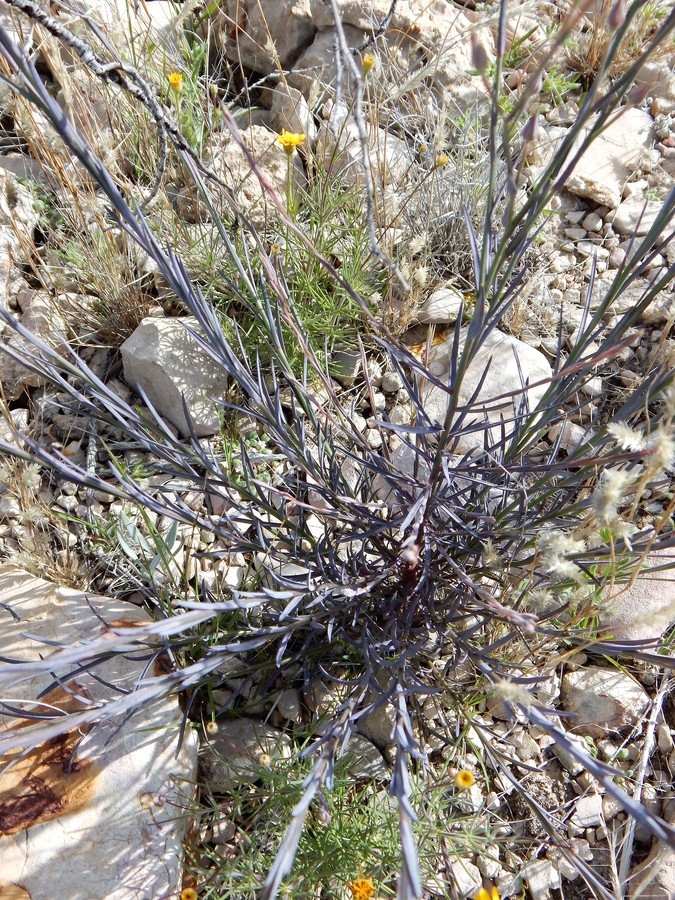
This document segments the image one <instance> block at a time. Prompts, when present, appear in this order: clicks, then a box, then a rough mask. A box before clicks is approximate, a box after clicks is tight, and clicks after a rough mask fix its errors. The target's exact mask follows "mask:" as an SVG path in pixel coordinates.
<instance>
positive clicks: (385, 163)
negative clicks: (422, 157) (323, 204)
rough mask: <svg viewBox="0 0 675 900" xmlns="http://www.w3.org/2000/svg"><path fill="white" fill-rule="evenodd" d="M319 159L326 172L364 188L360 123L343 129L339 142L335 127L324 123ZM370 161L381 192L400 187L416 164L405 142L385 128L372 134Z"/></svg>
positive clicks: (319, 146) (318, 146)
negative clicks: (412, 166) (358, 126)
mask: <svg viewBox="0 0 675 900" xmlns="http://www.w3.org/2000/svg"><path fill="white" fill-rule="evenodd" d="M317 155H321V156H322V157H323V161H324V165H325V167H326V171H327V172H328V173H329V174H330V175H333V176H338V175H340V176H341V178H342V179H343V181H344V183H345V184H348V185H352V186H356V185H358V186H362V185H363V184H364V175H363V164H362V154H361V142H360V140H359V132H358V128H357V126H356V123H355V122H354V121H353V120H352V119H350V120H349V121H347V122H345V123H344V125H343V126H342V127H341V128H340V130H339V133H338V136H337V140H336V139H335V137H334V136H333V133H332V131H331V126H330V125H329V124H328V123H327V122H323V123H322V124H321V126H320V128H319V134H318V137H317ZM368 161H369V165H370V173H371V176H372V178H373V181H374V183H375V185H376V187H377V189H378V190H380V191H382V190H384V189H385V188H387V187H391V186H393V187H400V186H402V185H403V184H404V183H405V181H406V179H407V178H408V176H409V174H410V171H411V165H412V162H413V158H412V154H411V152H410V148H409V147H408V145H407V144H406V142H405V141H404V140H402V139H401V138H399V137H396V135H394V134H390V133H389V132H387V131H385V129H384V128H374V129H373V128H370V129H369V130H368Z"/></svg>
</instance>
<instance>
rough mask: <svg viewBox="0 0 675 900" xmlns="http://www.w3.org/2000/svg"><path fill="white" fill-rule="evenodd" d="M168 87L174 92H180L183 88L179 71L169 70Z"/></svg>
mask: <svg viewBox="0 0 675 900" xmlns="http://www.w3.org/2000/svg"><path fill="white" fill-rule="evenodd" d="M168 79H169V87H170V88H171V90H172V91H173V92H174V94H180V92H181V91H182V90H183V76H182V74H181V73H180V72H169V75H168Z"/></svg>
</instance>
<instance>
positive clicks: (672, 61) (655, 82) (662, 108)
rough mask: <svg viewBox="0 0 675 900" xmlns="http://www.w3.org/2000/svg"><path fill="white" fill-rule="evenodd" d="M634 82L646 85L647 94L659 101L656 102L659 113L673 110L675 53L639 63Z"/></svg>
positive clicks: (674, 109) (674, 105)
mask: <svg viewBox="0 0 675 900" xmlns="http://www.w3.org/2000/svg"><path fill="white" fill-rule="evenodd" d="M635 83H636V84H637V85H640V86H642V85H645V86H647V87H648V88H649V96H651V97H653V98H655V99H656V100H658V101H660V102H659V103H658V104H657V106H658V111H659V112H660V113H668V112H673V111H675V54H671V55H670V57H669V58H665V59H658V60H653V61H650V60H648V61H647V62H646V63H644V64H643V65H641V66H640V68H639V69H638V71H637V73H636V75H635Z"/></svg>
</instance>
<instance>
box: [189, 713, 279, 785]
mask: <svg viewBox="0 0 675 900" xmlns="http://www.w3.org/2000/svg"><path fill="white" fill-rule="evenodd" d="M290 752H291V742H290V740H289V738H288V736H287V735H285V734H284V733H283V731H279V730H278V729H277V728H272V727H271V726H270V725H266V724H265V723H264V722H259V721H257V720H256V719H244V718H241V719H225V720H223V721H221V722H219V723H218V732H217V733H216V734H215V735H214V736H213V737H212V738H211V739H210V741H209V743H208V744H207V745H206V746H205V747H203V748H202V752H201V765H202V769H203V771H204V774H205V776H206V779H207V781H208V782H209V783H210V784H211V785H212V786H213V787H214V788H217V789H219V790H230V789H232V788H233V787H235V786H236V785H237V784H240V783H242V782H247V783H248V782H251V781H255V780H256V779H257V778H258V777H259V776H260V772H261V768H264V767H269V766H274V765H278V764H279V762H280V760H282V759H288V758H289V756H290Z"/></svg>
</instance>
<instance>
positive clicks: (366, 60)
mask: <svg viewBox="0 0 675 900" xmlns="http://www.w3.org/2000/svg"><path fill="white" fill-rule="evenodd" d="M361 64H362V66H363V74H364V75H367V74H368V72H370V70H371V69H372V68H373V66H374V65H375V57H374V56H371V55H370V53H366V55H365V56H364V57H363V59H362V60H361Z"/></svg>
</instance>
